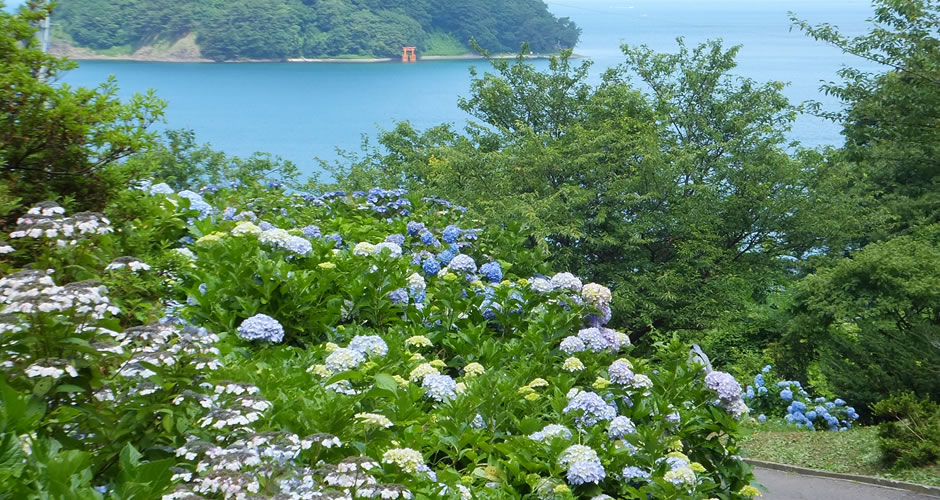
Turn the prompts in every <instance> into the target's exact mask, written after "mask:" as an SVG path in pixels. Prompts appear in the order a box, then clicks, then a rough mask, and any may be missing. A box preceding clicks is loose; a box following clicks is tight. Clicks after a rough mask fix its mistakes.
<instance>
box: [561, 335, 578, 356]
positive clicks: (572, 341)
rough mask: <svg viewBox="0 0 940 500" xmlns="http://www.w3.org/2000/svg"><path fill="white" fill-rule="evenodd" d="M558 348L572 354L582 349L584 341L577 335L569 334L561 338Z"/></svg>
mask: <svg viewBox="0 0 940 500" xmlns="http://www.w3.org/2000/svg"><path fill="white" fill-rule="evenodd" d="M558 348H559V349H561V351H562V352H564V353H565V354H574V353H576V352H582V351H584V342H583V341H582V340H581V339H580V338H578V337H574V336H569V337H565V338H564V339H562V341H561V345H559V346H558Z"/></svg>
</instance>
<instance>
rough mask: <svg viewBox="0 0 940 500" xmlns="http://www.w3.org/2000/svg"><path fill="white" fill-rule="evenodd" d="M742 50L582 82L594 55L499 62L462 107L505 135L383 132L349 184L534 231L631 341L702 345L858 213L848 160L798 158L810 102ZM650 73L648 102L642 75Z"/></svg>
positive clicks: (640, 51)
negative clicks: (413, 194)
mask: <svg viewBox="0 0 940 500" xmlns="http://www.w3.org/2000/svg"><path fill="white" fill-rule="evenodd" d="M736 51H737V49H736V48H733V49H730V50H725V49H723V48H722V47H721V44H720V43H718V42H710V43H707V44H703V45H701V46H698V47H696V48H694V49H691V50H690V49H687V48H686V47H685V46H684V45H682V44H681V43H680V51H679V52H678V53H676V54H654V53H653V52H651V51H650V50H649V49H646V48H637V49H630V48H627V49H626V54H627V63H626V64H625V65H624V66H623V67H621V68H615V69H613V70H611V71H608V72H607V73H606V74H605V76H604V79H603V82H602V83H600V84H599V85H597V86H590V85H588V84H587V83H585V81H584V80H585V77H586V73H587V67H586V66H587V64H588V63H583V64H582V65H581V66H575V65H573V64H572V62H571V61H570V60H569V59H568V58H567V57H566V55H563V56H562V57H561V58H559V59H557V60H555V61H552V64H551V67H550V70H549V72H547V73H540V72H538V71H537V70H535V69H534V68H533V67H532V66H531V65H529V64H526V63H525V62H524V61H523V60H521V59H520V60H517V61H498V60H497V61H494V63H493V64H494V69H495V73H487V74H485V75H483V76H482V77H480V78H478V79H476V80H475V81H474V83H473V84H472V91H471V92H472V93H471V96H470V98H468V99H467V100H465V101H463V102H462V103H461V105H462V107H463V108H464V109H465V110H466V111H468V112H469V113H471V114H473V115H474V116H477V117H478V118H480V119H482V120H484V122H485V123H486V125H489V128H482V127H477V126H471V127H470V128H468V130H467V131H466V134H465V135H464V134H460V133H458V132H456V131H453V130H451V129H450V128H448V127H446V126H442V127H437V128H433V129H430V130H428V131H426V132H423V133H421V132H417V131H414V130H413V129H412V128H411V127H410V126H408V125H407V124H400V125H399V126H398V127H397V128H396V129H394V130H392V131H388V132H385V133H383V134H382V135H381V137H380V142H381V145H382V146H383V148H384V151H382V150H378V149H376V150H374V151H370V152H368V155H367V156H366V157H365V158H362V159H360V161H358V162H357V163H354V164H353V165H351V166H349V167H346V166H340V167H339V168H338V169H337V170H336V176H337V177H338V178H339V179H341V181H340V185H342V186H349V187H355V186H356V185H357V184H365V185H367V184H369V183H372V182H378V183H384V184H386V185H389V184H391V185H397V184H399V183H401V184H404V185H406V186H409V187H410V188H413V189H427V190H428V191H429V192H440V193H444V194H445V195H446V196H447V197H448V198H449V199H454V200H457V201H458V202H460V203H463V204H466V205H467V206H469V207H471V209H473V210H475V211H477V212H478V213H479V214H481V216H482V217H484V218H487V219H492V220H521V221H524V222H525V223H526V224H527V225H528V226H529V227H530V231H531V232H532V240H531V244H532V245H537V246H540V247H545V248H546V249H547V250H548V251H550V252H551V255H552V259H553V261H554V262H556V263H559V264H560V265H563V266H564V267H566V268H569V269H573V270H575V271H576V272H578V273H579V274H583V275H586V276H591V277H592V279H597V280H600V281H603V282H605V283H610V284H611V286H612V289H613V291H614V294H615V301H614V304H615V306H614V308H615V310H618V311H620V312H621V313H622V314H620V315H619V316H618V319H617V321H618V325H622V326H624V327H626V328H628V329H629V330H630V331H631V334H633V335H636V336H638V337H640V336H644V335H646V334H648V333H650V332H653V333H659V334H664V335H665V336H666V337H668V336H669V335H671V334H672V332H676V331H684V332H688V335H689V336H694V337H697V338H701V333H702V332H703V331H705V330H708V329H713V328H718V327H722V326H726V325H729V324H733V323H735V322H736V321H738V320H739V318H741V317H742V316H744V315H745V314H746V312H747V306H748V305H749V304H752V303H755V302H760V301H762V300H763V299H764V297H765V296H766V295H767V294H768V293H769V292H770V291H771V290H772V287H773V286H774V285H776V284H777V283H781V282H782V281H783V280H784V279H785V277H786V275H787V274H788V273H789V272H792V271H793V270H794V269H797V268H798V266H799V263H800V262H801V261H803V260H804V259H805V258H806V257H807V256H808V255H809V254H811V253H813V252H819V251H820V249H821V248H822V247H824V246H825V245H826V244H827V243H835V242H836V241H837V240H838V239H839V238H841V235H842V234H843V230H844V229H845V227H844V226H842V224H843V222H842V217H841V215H842V214H844V213H847V212H848V210H849V207H850V205H849V204H848V202H849V201H850V200H847V199H846V197H845V196H842V195H840V194H839V193H838V192H837V191H835V187H836V186H838V185H839V184H841V183H842V179H844V170H843V169H842V166H841V165H839V164H830V163H828V162H826V161H824V160H823V158H822V157H821V156H820V155H819V154H817V153H815V152H812V151H802V152H800V153H799V154H795V155H792V154H789V153H788V151H787V144H786V142H785V140H784V136H783V132H784V131H785V130H786V127H788V126H789V124H790V122H791V120H792V119H793V117H794V113H795V110H794V109H793V108H792V107H791V106H790V105H789V104H788V102H787V100H786V98H784V97H783V95H782V94H781V92H780V91H781V84H779V83H768V84H764V85H759V84H757V83H756V82H753V81H750V80H747V79H736V78H733V77H732V76H730V75H729V74H728V73H729V71H730V70H731V69H732V68H733V67H734V55H735V53H736ZM636 75H638V76H639V77H640V78H641V79H642V80H643V82H644V83H645V84H647V85H648V86H649V87H650V88H651V89H652V91H651V92H650V93H646V94H644V93H643V92H641V91H640V90H639V89H638V88H637V87H635V86H634V85H633V84H632V83H631V82H630V80H629V79H630V78H631V77H632V76H636ZM823 191H825V192H827V193H831V195H830V196H827V197H825V198H821V197H820V196H818V195H817V193H819V192H823ZM850 224H851V221H849V222H847V223H846V225H847V226H848V225H850ZM655 337H656V336H655V335H653V336H651V338H655Z"/></svg>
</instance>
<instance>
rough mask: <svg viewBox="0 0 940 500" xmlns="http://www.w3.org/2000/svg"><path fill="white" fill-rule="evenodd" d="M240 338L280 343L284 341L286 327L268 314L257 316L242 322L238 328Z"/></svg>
mask: <svg viewBox="0 0 940 500" xmlns="http://www.w3.org/2000/svg"><path fill="white" fill-rule="evenodd" d="M238 336H239V337H241V338H243V339H245V340H263V341H265V342H271V343H278V342H281V341H282V340H284V327H283V326H281V324H280V323H278V321H277V320H276V319H274V318H272V317H270V316H268V315H266V314H255V315H254V316H252V317H250V318H248V319H246V320H245V321H242V324H241V326H239V327H238Z"/></svg>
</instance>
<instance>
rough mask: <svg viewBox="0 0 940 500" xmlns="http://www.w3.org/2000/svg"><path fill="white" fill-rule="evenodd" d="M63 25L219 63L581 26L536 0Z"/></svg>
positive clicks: (118, 6) (255, 11)
mask: <svg viewBox="0 0 940 500" xmlns="http://www.w3.org/2000/svg"><path fill="white" fill-rule="evenodd" d="M58 5H59V7H58V8H57V11H56V19H57V22H59V23H61V24H62V25H63V30H64V32H65V33H66V34H67V35H68V36H69V37H71V39H72V40H74V42H75V43H77V44H78V45H80V46H84V47H90V48H93V49H108V48H111V47H115V46H128V47H132V48H135V47H139V46H142V45H147V44H150V43H153V42H154V41H156V40H169V41H174V40H176V39H178V38H180V37H182V36H185V35H186V34H188V33H195V34H196V36H197V43H198V44H199V46H200V48H201V49H202V54H203V55H204V56H205V57H209V58H212V59H216V60H231V59H285V58H290V57H334V56H350V55H353V56H373V57H391V56H395V55H397V54H400V53H401V47H402V46H403V45H412V46H417V47H418V50H419V51H424V49H425V47H426V45H427V44H428V42H429V41H430V40H431V39H432V38H434V37H437V39H440V38H442V37H443V38H444V39H449V40H451V41H452V42H454V43H456V44H459V45H462V46H464V47H465V48H466V51H469V46H470V41H471V40H475V41H476V42H477V43H478V44H479V45H480V46H481V47H483V48H484V49H486V50H488V51H490V52H507V51H512V52H514V51H517V50H519V47H520V45H521V44H522V43H523V42H528V43H529V46H530V47H531V48H532V50H534V51H537V52H555V51H557V50H559V49H562V48H570V47H574V45H575V44H576V43H577V41H578V36H579V34H580V30H579V29H578V28H577V27H576V26H575V25H574V23H572V22H571V21H570V20H568V19H567V18H562V19H556V18H555V17H554V16H552V15H551V13H549V12H548V9H547V7H546V5H545V4H544V3H542V2H540V1H538V0H514V1H507V0H474V1H472V2H465V1H456V0H448V1H431V0H417V1H409V2H403V1H400V0H382V1H378V0H320V1H312V0H277V1H273V2H272V1H264V0H235V1H224V2H222V1H212V2H204V1H194V0H188V1H184V2H179V1H167V0H133V1H122V2H112V1H109V0H63V1H61V2H58Z"/></svg>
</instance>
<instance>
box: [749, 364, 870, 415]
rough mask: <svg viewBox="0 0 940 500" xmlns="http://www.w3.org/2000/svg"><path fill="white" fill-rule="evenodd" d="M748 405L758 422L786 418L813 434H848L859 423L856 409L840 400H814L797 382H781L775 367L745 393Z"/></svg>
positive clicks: (818, 398) (758, 378)
mask: <svg viewBox="0 0 940 500" xmlns="http://www.w3.org/2000/svg"><path fill="white" fill-rule="evenodd" d="M743 396H744V401H745V402H746V403H747V405H748V406H749V407H750V408H751V412H752V414H753V415H754V416H756V418H757V420H758V422H761V423H763V422H764V421H766V420H767V417H768V416H770V417H782V418H783V420H784V421H785V422H786V423H788V424H793V425H795V426H796V427H800V428H805V429H808V430H811V431H816V430H820V431H822V430H830V431H844V430H847V429H851V428H852V422H854V421H855V420H857V419H858V413H857V412H856V411H855V408H853V407H851V406H848V405H847V404H846V402H845V401H843V400H842V399H840V398H835V399H833V400H831V401H830V400H829V399H828V398H825V397H815V398H814V397H812V396H811V395H810V394H809V393H808V392H807V391H806V390H805V389H804V388H803V386H802V385H801V384H800V382H799V381H796V380H778V379H777V377H775V374H774V371H773V367H772V366H771V365H767V366H765V367H764V368H763V369H762V370H761V373H758V374H757V375H755V376H754V383H753V385H748V386H747V388H746V390H745V392H744V395H743Z"/></svg>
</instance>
